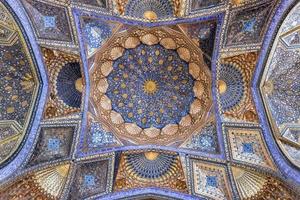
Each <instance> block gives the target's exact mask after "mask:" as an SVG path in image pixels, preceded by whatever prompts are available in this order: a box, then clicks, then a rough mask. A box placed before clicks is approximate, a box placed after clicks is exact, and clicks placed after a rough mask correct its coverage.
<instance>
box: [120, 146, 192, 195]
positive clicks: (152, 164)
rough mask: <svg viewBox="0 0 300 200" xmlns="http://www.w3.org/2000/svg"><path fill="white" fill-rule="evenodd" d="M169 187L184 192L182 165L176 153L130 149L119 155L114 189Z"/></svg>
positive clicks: (185, 187) (185, 186) (184, 183)
mask: <svg viewBox="0 0 300 200" xmlns="http://www.w3.org/2000/svg"><path fill="white" fill-rule="evenodd" d="M141 185H142V186H144V187H147V186H148V187H151V186H159V187H163V188H164V187H170V188H172V189H173V190H177V191H182V192H185V191H186V190H187V185H186V182H185V178H184V174H183V170H182V166H181V163H180V160H179V157H178V155H177V154H174V153H172V152H161V151H152V150H149V151H144V152H143V151H132V152H130V151H129V152H124V153H122V155H121V159H120V166H119V170H118V174H117V177H116V185H115V189H116V190H119V189H125V188H127V189H130V188H137V187H141Z"/></svg>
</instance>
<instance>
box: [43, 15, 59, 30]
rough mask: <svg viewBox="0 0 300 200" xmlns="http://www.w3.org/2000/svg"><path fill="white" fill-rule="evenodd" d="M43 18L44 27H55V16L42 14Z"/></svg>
mask: <svg viewBox="0 0 300 200" xmlns="http://www.w3.org/2000/svg"><path fill="white" fill-rule="evenodd" d="M43 20H44V27H45V28H55V27H56V18H55V16H43Z"/></svg>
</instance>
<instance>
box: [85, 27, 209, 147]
mask: <svg viewBox="0 0 300 200" xmlns="http://www.w3.org/2000/svg"><path fill="white" fill-rule="evenodd" d="M128 32H129V33H126V34H124V33H123V32H120V33H119V34H116V35H115V36H114V37H116V38H118V39H116V40H113V41H114V42H113V44H111V46H110V47H108V48H106V49H105V52H97V54H95V58H93V59H91V60H93V61H92V62H94V66H95V67H94V68H93V69H92V70H91V72H90V73H91V77H93V81H92V90H91V93H92V94H91V96H92V98H93V99H92V101H91V102H92V104H94V107H95V108H96V109H97V112H96V118H99V119H101V120H106V121H108V122H109V123H110V124H111V125H113V127H112V128H113V129H118V130H117V134H118V135H119V136H121V137H125V138H130V140H131V141H133V142H135V143H146V144H147V143H148V144H149V143H165V142H167V143H172V142H173V141H174V140H176V141H178V140H179V138H178V137H175V136H176V135H177V136H179V137H180V138H181V140H184V139H185V138H186V137H187V136H188V135H189V133H188V132H189V131H191V129H186V128H184V127H187V126H189V125H192V126H195V128H196V127H197V126H200V125H201V124H202V123H203V120H205V119H204V116H205V113H206V112H207V111H208V110H209V109H210V105H211V94H210V92H209V85H210V75H209V72H208V68H207V66H206V64H205V63H204V60H203V57H202V56H199V54H200V55H202V54H201V52H199V51H198V49H197V48H196V47H195V46H194V44H193V43H191V42H190V41H188V40H185V38H184V35H181V34H179V33H178V32H175V31H173V30H172V29H154V30H153V31H151V32H150V31H148V30H147V29H131V30H129V31H128ZM171 34H175V35H178V36H177V38H172V36H171ZM162 36H163V37H162ZM122 46H124V47H122ZM196 55H197V56H196ZM137 135H138V136H139V137H136V136H137Z"/></svg>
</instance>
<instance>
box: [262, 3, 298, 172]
mask: <svg viewBox="0 0 300 200" xmlns="http://www.w3.org/2000/svg"><path fill="white" fill-rule="evenodd" d="M299 8H300V4H299V3H298V4H297V5H296V6H295V7H294V8H293V10H292V11H291V12H290V13H289V14H288V15H287V17H286V19H285V20H284V22H283V23H282V25H281V27H280V29H279V32H278V33H277V36H276V38H275V40H274V44H273V47H272V51H271V53H270V55H269V58H268V62H267V64H266V67H265V68H264V73H263V76H262V80H261V82H260V91H261V94H262V97H263V101H264V105H265V107H266V110H267V115H268V117H269V121H270V123H271V127H272V130H273V135H274V136H275V138H276V139H277V143H278V144H279V147H280V148H281V150H282V152H283V153H284V154H285V155H286V157H287V158H288V159H289V160H290V161H291V162H292V163H293V164H294V165H295V166H297V167H298V168H300V163H299V159H300V143H299V140H298V138H299V136H300V101H299V99H300V81H299V80H300V79H299V76H300V56H299V41H298V40H299V38H298V36H297V34H298V32H299V29H300V26H299V24H300V15H299Z"/></svg>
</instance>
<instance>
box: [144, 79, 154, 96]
mask: <svg viewBox="0 0 300 200" xmlns="http://www.w3.org/2000/svg"><path fill="white" fill-rule="evenodd" d="M156 91H157V84H156V82H155V81H152V80H146V81H145V82H144V92H145V93H146V94H154V93H155V92H156Z"/></svg>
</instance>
